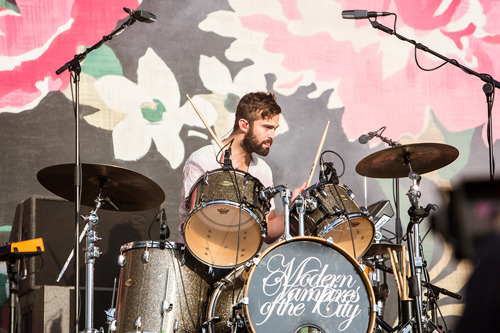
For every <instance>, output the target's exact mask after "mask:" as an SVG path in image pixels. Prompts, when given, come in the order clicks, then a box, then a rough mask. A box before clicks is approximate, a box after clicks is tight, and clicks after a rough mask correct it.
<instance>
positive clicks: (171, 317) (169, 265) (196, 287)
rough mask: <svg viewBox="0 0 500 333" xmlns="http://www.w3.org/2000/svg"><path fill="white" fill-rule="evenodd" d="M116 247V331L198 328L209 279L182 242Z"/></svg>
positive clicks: (161, 330)
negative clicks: (117, 259)
mask: <svg viewBox="0 0 500 333" xmlns="http://www.w3.org/2000/svg"><path fill="white" fill-rule="evenodd" d="M164 244H165V247H164V248H163V249H162V246H161V244H160V242H153V241H144V242H133V243H128V244H125V245H123V246H122V247H121V255H120V257H119V264H120V266H121V267H122V268H121V270H120V286H119V290H118V297H117V303H116V310H117V314H116V319H117V321H116V324H117V330H116V331H117V332H121V333H124V332H178V333H180V332H183V333H192V332H201V329H202V323H203V316H204V313H205V309H206V306H207V301H208V290H209V287H210V285H211V279H210V276H209V274H208V267H206V266H205V265H203V264H202V263H200V262H199V261H197V260H196V259H195V258H193V257H192V256H191V255H190V253H189V252H187V251H186V250H185V247H184V245H183V244H179V243H172V242H165V243H164Z"/></svg>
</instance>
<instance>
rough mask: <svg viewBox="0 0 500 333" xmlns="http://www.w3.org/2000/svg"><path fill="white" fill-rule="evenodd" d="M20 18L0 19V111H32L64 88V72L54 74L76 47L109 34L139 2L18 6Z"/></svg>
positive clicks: (65, 0)
mask: <svg viewBox="0 0 500 333" xmlns="http://www.w3.org/2000/svg"><path fill="white" fill-rule="evenodd" d="M16 5H17V7H18V8H19V15H2V16H0V32H1V33H0V59H2V61H0V111H9V112H21V111H24V110H26V109H27V108H32V107H34V106H36V104H38V102H39V101H40V100H41V99H42V98H43V97H44V96H45V94H47V93H48V92H49V91H57V90H63V89H65V88H66V87H67V86H68V83H69V75H68V74H67V72H66V73H65V74H62V75H56V74H55V71H56V70H57V69H58V68H59V67H60V66H62V65H63V64H64V63H65V62H66V61H67V60H70V59H71V58H72V57H73V56H74V55H75V53H77V47H78V46H80V45H85V46H90V45H93V44H95V43H96V42H98V41H99V40H100V39H101V38H102V36H103V35H106V34H109V33H110V32H111V31H113V29H114V28H115V27H116V24H117V22H118V21H119V20H120V19H123V18H124V17H126V15H127V14H126V13H125V12H124V11H123V9H122V8H123V7H124V6H125V7H129V8H133V9H135V8H137V6H138V0H108V1H100V0H37V1H32V0H17V1H16Z"/></svg>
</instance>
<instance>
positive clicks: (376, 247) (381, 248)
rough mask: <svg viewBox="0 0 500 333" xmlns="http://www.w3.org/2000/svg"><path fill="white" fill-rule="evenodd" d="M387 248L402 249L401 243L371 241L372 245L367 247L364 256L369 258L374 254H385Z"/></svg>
mask: <svg viewBox="0 0 500 333" xmlns="http://www.w3.org/2000/svg"><path fill="white" fill-rule="evenodd" d="M387 249H391V250H394V251H396V252H401V250H402V249H403V245H400V244H392V243H373V244H372V246H370V247H369V248H368V250H367V251H366V253H365V255H364V256H363V257H365V258H371V257H374V256H376V255H382V256H383V255H386V254H387Z"/></svg>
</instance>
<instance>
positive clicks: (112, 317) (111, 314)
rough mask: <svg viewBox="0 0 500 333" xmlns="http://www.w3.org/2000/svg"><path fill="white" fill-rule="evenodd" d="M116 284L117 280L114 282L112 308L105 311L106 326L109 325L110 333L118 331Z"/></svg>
mask: <svg viewBox="0 0 500 333" xmlns="http://www.w3.org/2000/svg"><path fill="white" fill-rule="evenodd" d="M116 282H117V279H116V278H115V279H114V280H113V296H112V297H111V307H110V308H109V309H107V310H106V311H104V312H105V313H106V324H108V333H110V332H111V331H116V330H117V329H118V327H117V326H116V325H117V322H116V307H115V298H116Z"/></svg>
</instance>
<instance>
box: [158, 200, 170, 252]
mask: <svg viewBox="0 0 500 333" xmlns="http://www.w3.org/2000/svg"><path fill="white" fill-rule="evenodd" d="M168 237H170V229H169V228H168V225H167V214H166V213H165V209H164V208H162V210H161V211H160V248H161V249H162V250H163V249H165V243H166V240H167V238H168Z"/></svg>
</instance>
